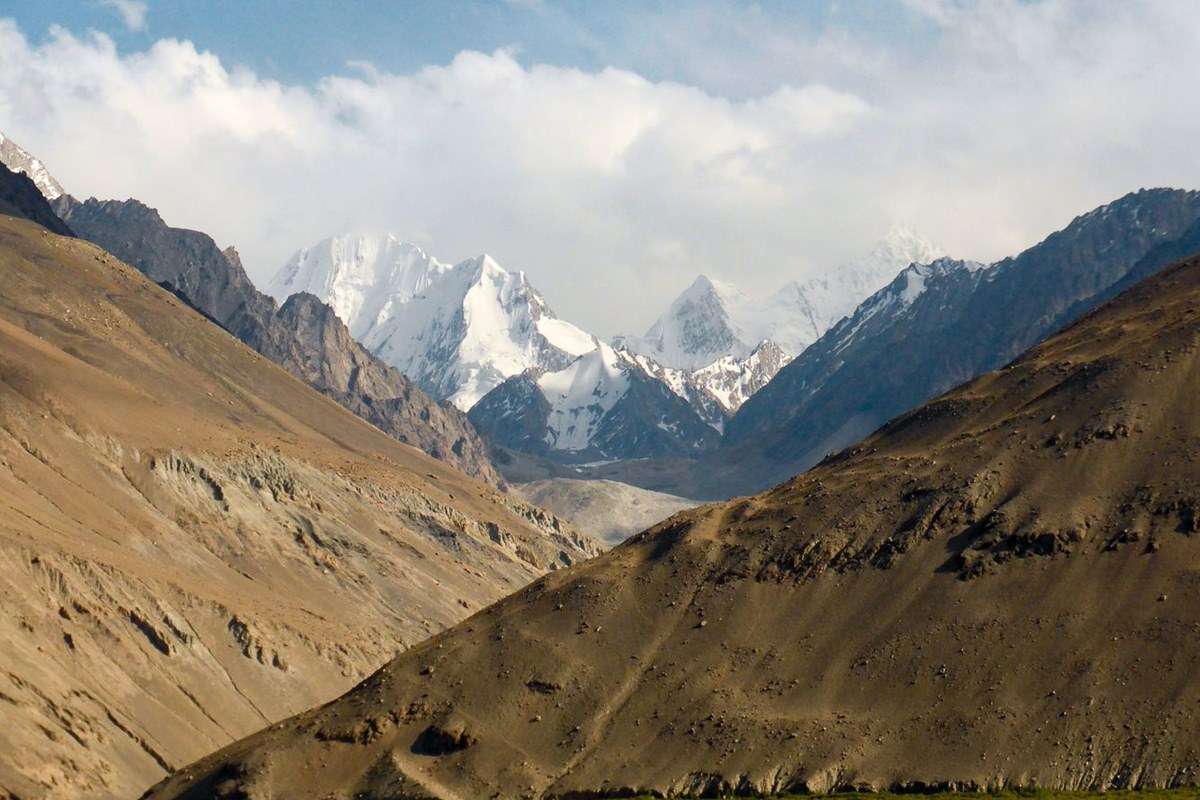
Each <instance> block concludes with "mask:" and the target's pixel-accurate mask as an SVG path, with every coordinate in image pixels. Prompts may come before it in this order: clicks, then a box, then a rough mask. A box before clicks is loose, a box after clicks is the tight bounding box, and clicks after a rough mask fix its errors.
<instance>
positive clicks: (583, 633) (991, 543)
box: [150, 260, 1200, 798]
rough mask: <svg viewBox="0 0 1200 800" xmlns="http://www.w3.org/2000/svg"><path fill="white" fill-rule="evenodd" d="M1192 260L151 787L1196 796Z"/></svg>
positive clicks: (1198, 376) (1199, 605) (196, 792)
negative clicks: (814, 456) (836, 446)
mask: <svg viewBox="0 0 1200 800" xmlns="http://www.w3.org/2000/svg"><path fill="white" fill-rule="evenodd" d="M1198 345H1200V261H1195V260H1193V261H1191V262H1188V263H1186V264H1185V265H1183V266H1181V267H1177V268H1172V269H1169V270H1167V271H1166V272H1165V273H1163V274H1161V275H1159V276H1157V277H1155V278H1152V279H1150V281H1149V282H1147V283H1145V284H1141V285H1139V286H1138V287H1135V288H1134V289H1132V290H1131V291H1130V292H1128V293H1126V294H1125V295H1123V296H1122V297H1121V298H1119V299H1118V300H1117V301H1115V302H1114V303H1113V304H1111V305H1109V306H1106V307H1104V308H1102V309H1101V310H1099V311H1098V312H1096V313H1095V314H1093V315H1092V316H1090V317H1088V318H1086V319H1085V320H1083V321H1082V322H1081V323H1079V324H1077V325H1075V326H1073V327H1072V328H1070V329H1068V330H1067V331H1065V332H1064V333H1063V334H1060V335H1058V336H1056V337H1054V338H1052V339H1051V340H1049V341H1048V342H1047V343H1045V344H1043V345H1041V346H1039V347H1037V348H1035V349H1034V350H1032V351H1031V352H1030V353H1028V354H1027V355H1026V356H1024V357H1023V358H1022V359H1021V360H1020V361H1019V362H1017V363H1016V364H1015V365H1013V366H1010V367H1008V368H1005V369H1003V370H1001V371H999V372H995V373H990V374H987V375H984V376H983V377H981V378H979V379H977V380H975V381H973V382H972V383H970V384H968V385H966V386H964V387H962V388H960V389H957V390H955V391H953V392H951V393H949V394H947V395H944V396H943V397H941V398H939V399H937V400H936V401H934V402H932V403H930V404H927V405H926V406H924V407H922V408H920V409H918V410H916V411H914V412H912V413H910V414H907V415H905V416H903V417H901V418H899V419H898V420H896V421H895V422H893V423H892V424H890V425H888V426H887V427H885V428H884V429H883V430H882V431H880V432H879V433H877V434H875V435H873V436H872V437H870V438H869V439H867V440H866V441H865V442H863V443H862V445H861V446H860V447H858V448H855V449H853V450H851V451H847V452H845V453H843V454H841V455H839V456H838V457H836V458H834V459H831V460H828V461H826V462H825V463H823V464H821V465H819V466H818V467H816V468H814V469H813V470H812V471H811V472H808V473H806V474H804V475H802V476H800V477H798V478H795V479H793V480H792V481H790V482H788V483H786V484H783V485H781V486H779V487H777V488H775V489H773V490H771V491H770V492H767V493H765V494H762V495H759V496H756V497H753V498H748V499H737V500H733V501H731V502H729V503H727V504H725V505H721V506H710V507H706V508H704V509H699V510H696V511H692V512H683V513H682V514H680V515H677V516H676V517H674V518H672V519H671V520H669V521H667V522H665V523H664V524H662V525H660V526H658V527H656V528H654V529H652V530H650V531H648V532H646V533H644V534H641V535H639V536H637V537H635V538H633V539H632V540H630V541H629V542H627V543H626V544H624V545H622V546H620V547H617V548H615V549H614V550H612V551H610V552H609V553H607V554H606V555H604V556H602V557H601V558H598V559H595V560H593V561H591V562H589V563H587V564H584V565H582V566H580V567H578V568H576V569H573V570H569V571H566V572H559V573H555V574H554V575H550V576H547V577H546V578H544V579H542V580H540V581H538V582H537V583H535V584H533V585H532V586H530V587H528V588H526V589H524V590H522V591H520V592H518V593H517V594H515V595H513V596H512V597H509V598H507V599H505V600H504V601H502V602H500V603H498V604H496V605H495V606H492V607H491V608H489V609H487V610H486V611H484V612H482V613H480V614H478V615H476V616H474V617H472V618H471V619H469V620H467V621H466V622H464V623H462V624H460V625H459V626H457V627H456V628H454V629H453V630H450V631H448V632H445V633H443V634H441V635H438V636H435V637H433V638H432V639H430V640H429V641H427V642H425V643H423V644H421V645H420V646H418V647H416V648H414V649H412V650H409V651H407V652H406V653H405V654H404V655H402V656H400V657H399V658H397V659H396V660H395V661H393V662H392V663H391V664H389V665H388V666H387V667H386V668H384V669H382V670H380V671H379V672H378V673H376V674H375V675H373V676H372V677H371V678H370V679H368V680H367V681H365V682H364V683H362V684H361V685H359V686H358V687H356V688H355V689H354V691H352V692H350V693H349V694H347V695H346V696H345V697H343V698H341V699H339V700H338V701H336V702H335V703H332V704H330V705H327V706H325V707H323V708H320V709H316V710H314V711H311V712H309V713H307V714H303V715H301V716H298V717H296V718H294V719H292V720H290V721H288V722H286V723H284V724H283V725H281V726H278V727H275V728H272V729H270V730H267V731H264V732H261V733H259V734H257V735H255V736H254V737H251V738H250V739H247V740H245V741H243V742H239V743H237V744H235V745H233V746H231V747H229V748H227V749H226V750H224V751H222V752H220V753H217V754H215V755H214V756H212V757H210V758H207V759H205V760H203V761H201V762H199V763H198V764H195V765H193V766H191V767H189V768H187V769H185V770H183V771H181V772H180V773H179V774H177V775H176V776H174V777H173V778H171V779H169V780H168V781H167V782H165V783H164V784H162V785H161V786H160V787H158V788H157V790H155V791H153V792H151V795H150V796H151V797H154V798H172V797H188V798H201V797H210V796H213V794H214V793H215V794H216V796H226V797H249V798H265V797H288V798H318V797H327V796H332V797H356V798H383V797H387V798H399V797H423V796H427V795H433V796H437V797H447V798H449V797H457V798H474V797H488V796H502V797H514V796H525V795H527V794H532V795H534V796H561V795H565V794H570V793H574V792H579V793H581V794H582V795H586V796H591V795H593V794H596V793H601V792H615V791H616V790H618V789H622V788H626V787H635V788H638V789H643V790H654V791H657V792H675V791H684V790H687V791H696V792H698V791H705V790H707V791H716V790H717V789H722V788H723V789H743V790H746V789H751V788H753V789H759V790H780V789H784V788H806V789H812V790H824V789H829V788H832V787H838V786H847V785H864V786H871V787H885V786H890V785H910V786H911V785H914V784H918V785H919V784H933V783H954V784H959V785H968V786H970V785H985V784H986V785H1001V784H1010V785H1011V784H1024V785H1028V784H1033V783H1036V784H1039V785H1045V786H1059V787H1086V786H1096V787H1103V786H1110V785H1118V784H1122V785H1123V784H1134V785H1142V786H1146V785H1163V784H1195V783H1197V782H1198V781H1200V772H1198V770H1200V682H1197V681H1196V674H1197V670H1198V669H1200V636H1197V633H1200V537H1198V536H1197V533H1198V532H1200V516H1198V515H1200V464H1198V462H1197V456H1198V454H1200V417H1198V416H1197V413H1196V411H1197V407H1196V404H1197V398H1198V397H1200V354H1198V351H1197V347H1198Z"/></svg>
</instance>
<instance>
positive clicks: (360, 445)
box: [0, 217, 596, 800]
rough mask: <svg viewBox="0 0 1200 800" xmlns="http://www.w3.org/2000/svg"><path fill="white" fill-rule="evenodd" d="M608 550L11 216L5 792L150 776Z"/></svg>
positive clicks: (1, 237)
mask: <svg viewBox="0 0 1200 800" xmlns="http://www.w3.org/2000/svg"><path fill="white" fill-rule="evenodd" d="M594 552H596V545H595V544H594V543H593V542H592V541H591V540H589V539H587V538H586V537H582V536H579V535H578V534H576V533H574V532H573V531H572V530H571V529H570V528H569V527H568V526H566V525H565V524H563V523H561V522H560V521H558V520H557V519H555V518H554V517H552V516H550V515H549V514H547V513H545V512H543V511H541V510H539V509H536V508H534V507H532V506H529V505H525V504H522V503H519V502H516V501H514V500H512V499H511V498H507V497H505V496H502V495H500V494H499V493H498V492H497V491H496V490H494V489H493V488H491V487H488V486H485V485H483V484H481V483H478V482H476V481H473V480H471V479H469V478H467V477H466V476H464V475H462V474H461V473H459V472H457V471H455V470H454V469H453V468H451V467H449V466H447V465H446V464H444V463H442V462H440V461H437V460H435V459H433V458H430V457H428V456H426V455H424V454H423V453H421V452H420V451H418V450H416V449H414V448H411V447H408V446H406V445H402V444H400V443H399V442H397V441H395V440H394V439H392V438H390V437H388V436H386V435H384V434H383V433H382V432H380V431H379V430H378V429H376V428H374V427H372V426H371V425H369V424H367V423H366V422H364V421H362V420H361V419H359V418H358V417H356V416H354V415H353V414H351V413H350V412H348V411H346V410H345V409H343V408H342V407H341V406H339V405H338V404H336V403H335V402H333V401H332V400H330V399H328V398H326V397H323V396H321V395H319V394H317V393H316V392H314V391H313V390H311V389H310V388H309V387H307V386H306V385H304V384H303V383H301V382H300V381H298V380H296V379H295V378H293V377H291V376H290V375H288V374H287V373H286V372H284V371H283V370H282V369H280V368H279V367H277V366H275V365H274V364H272V363H271V362H269V361H267V360H266V359H264V358H263V357H261V356H259V355H257V354H255V353H254V352H253V351H251V350H250V349H249V348H247V347H245V346H243V345H242V344H240V343H239V342H237V340H235V339H234V338H232V337H231V336H230V335H228V334H227V333H226V332H224V331H223V330H221V329H220V328H218V327H217V326H215V325H212V324H211V323H209V322H208V321H207V320H205V319H204V318H202V317H201V316H200V315H199V314H197V313H196V312H194V311H192V310H191V309H189V308H187V307H186V306H185V305H184V304H183V303H181V302H180V301H179V300H177V299H176V298H174V297H173V296H172V295H171V294H169V293H168V292H166V291H165V290H163V289H161V288H159V287H158V286H156V285H154V284H153V283H151V282H150V281H149V280H147V279H146V278H145V277H144V276H142V275H141V274H140V273H139V272H137V271H136V270H134V269H133V268H131V267H129V266H127V265H124V264H122V263H120V262H119V261H117V260H116V259H115V258H113V257H112V256H110V255H108V254H107V253H105V252H104V251H102V250H101V249H100V248H98V247H96V246H94V245H91V244H87V243H85V242H82V241H79V240H74V239H68V238H63V237H59V236H55V235H52V234H50V233H48V232H47V231H46V230H44V229H42V228H40V227H38V226H36V225H34V224H32V223H29V222H26V221H23V220H16V219H13V218H11V217H0V605H2V607H3V609H4V613H3V614H2V615H0V642H3V647H0V720H2V721H3V724H0V797H19V798H22V799H23V800H28V799H29V798H43V797H45V798H81V797H88V798H107V797H112V798H129V797H133V796H136V795H137V794H138V793H140V792H141V791H143V790H144V789H145V788H146V787H147V786H149V785H150V784H151V783H153V782H154V781H155V780H158V779H159V778H161V777H162V776H163V775H164V774H166V772H167V771H169V770H171V769H173V768H176V767H178V766H180V765H182V764H185V763H187V762H189V761H191V760H194V759H196V758H198V757H200V756H202V755H203V754H204V753H206V752H209V751H211V750H213V749H214V748H217V747H220V746H221V745H223V744H225V743H227V742H229V741H232V740H234V739H236V738H239V737H241V736H244V735H246V734H248V733H250V732H252V731H254V730H256V729H258V728H260V727H262V726H263V725H265V724H268V723H271V722H274V721H276V720H278V719H280V718H283V717H286V716H288V715H290V714H294V713H296V712H298V711H300V710H302V709H305V708H308V707H310V706H312V705H314V704H316V703H320V702H324V701H326V700H329V699H330V698H332V697H335V696H337V695H338V694H340V693H341V692H343V691H345V690H346V689H348V688H349V687H350V686H351V685H353V684H354V683H355V682H356V681H357V680H359V679H361V678H362V677H363V676H364V675H366V674H368V673H369V672H371V671H372V670H374V669H375V668H377V667H378V666H379V665H380V664H381V663H384V662H385V661H387V660H388V659H389V658H391V657H392V656H394V655H395V654H396V653H397V652H399V651H401V650H403V649H404V648H406V647H407V646H409V645H411V644H413V643H415V642H418V641H420V640H422V639H424V638H426V637H427V636H429V635H430V634H431V633H434V632H436V631H438V630H440V629H442V628H444V627H446V626H448V625H451V624H453V623H455V622H457V621H458V620H460V619H462V618H463V617H465V616H466V615H468V614H469V613H471V612H472V611H474V610H476V609H478V608H480V607H482V606H484V605H486V604H488V603H490V602H492V601H494V600H496V599H497V598H498V597H500V596H502V595H504V594H507V593H509V592H511V591H513V590H514V589H517V588H519V587H520V586H522V585H524V584H526V583H527V582H529V581H530V580H532V579H533V578H535V577H536V576H538V575H540V574H542V573H544V572H545V571H546V570H548V569H555V568H558V567H564V566H567V565H569V564H572V563H575V562H577V561H579V560H581V559H583V558H585V557H587V556H588V555H589V554H592V553H594Z"/></svg>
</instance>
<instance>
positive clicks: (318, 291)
mask: <svg viewBox="0 0 1200 800" xmlns="http://www.w3.org/2000/svg"><path fill="white" fill-rule="evenodd" d="M270 290H271V293H272V294H274V295H275V296H276V297H277V298H278V299H280V300H282V299H284V297H286V296H287V295H290V294H293V293H295V292H298V291H308V292H311V293H312V294H314V295H316V296H317V297H319V298H320V299H322V300H324V301H326V302H328V303H330V305H332V306H333V308H334V311H335V312H336V313H337V314H338V316H339V317H341V318H342V319H343V321H344V322H346V324H347V325H349V327H350V330H351V333H353V335H354V336H355V337H356V338H358V339H359V340H360V341H361V342H362V343H363V344H364V345H366V346H367V348H368V349H369V350H371V351H372V352H373V353H374V354H376V355H377V356H379V357H380V358H382V359H383V360H384V361H386V362H387V363H389V364H391V365H393V366H395V367H396V368H397V369H399V370H400V371H401V372H403V373H405V374H406V375H408V376H409V377H410V378H412V379H413V380H415V381H417V382H418V384H420V385H421V387H422V388H423V389H425V390H426V391H428V392H429V393H430V394H432V395H434V396H435V397H437V398H439V399H449V400H450V401H451V402H452V403H454V404H455V405H456V406H458V407H459V408H461V409H462V410H464V411H465V410H467V409H469V408H470V407H471V406H472V405H474V404H475V402H476V401H477V400H479V398H481V397H483V395H485V394H487V392H488V391H490V390H491V389H492V388H493V387H495V386H497V385H499V384H500V383H502V382H503V381H504V380H505V379H506V378H508V377H511V376H513V375H518V374H521V373H523V372H525V371H526V370H529V369H542V370H558V369H562V368H563V367H565V366H567V365H568V364H569V363H571V361H573V360H574V359H575V358H576V357H578V356H580V355H583V354H584V353H586V352H588V351H590V350H593V349H594V348H595V347H596V340H595V338H594V337H592V336H590V335H589V334H587V333H585V332H584V331H582V330H580V329H579V328H577V327H576V326H574V325H572V324H570V323H568V322H565V321H563V320H560V319H558V318H557V317H556V316H555V315H554V312H553V311H552V310H551V309H550V308H549V306H547V304H546V301H545V299H544V298H543V297H542V296H541V295H540V294H539V293H538V292H537V290H535V289H534V288H533V286H532V285H530V283H529V279H528V277H527V276H526V275H525V273H524V272H522V271H516V272H509V271H508V270H506V269H504V268H503V267H501V266H500V264H499V263H497V262H496V260H495V259H493V258H492V257H491V256H489V255H486V254H484V255H479V256H476V257H474V258H469V259H466V260H465V261H461V262H459V263H458V264H455V265H454V266H449V265H448V264H445V263H443V262H441V261H438V260H437V259H435V258H433V257H432V256H430V255H428V254H427V253H426V252H425V251H424V250H422V249H421V248H419V247H417V246H415V245H412V244H409V243H407V242H404V241H403V240H401V239H400V238H398V237H395V236H390V235H387V236H335V237H331V238H329V239H326V240H324V241H322V242H319V243H318V244H316V245H314V246H312V247H310V248H305V249H304V250H301V251H299V252H297V253H296V254H295V255H294V256H292V258H291V259H289V260H288V262H287V263H286V264H285V265H284V266H283V267H282V268H281V269H280V270H279V272H278V273H277V274H276V276H275V278H274V279H273V280H272V281H271V283H270Z"/></svg>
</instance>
